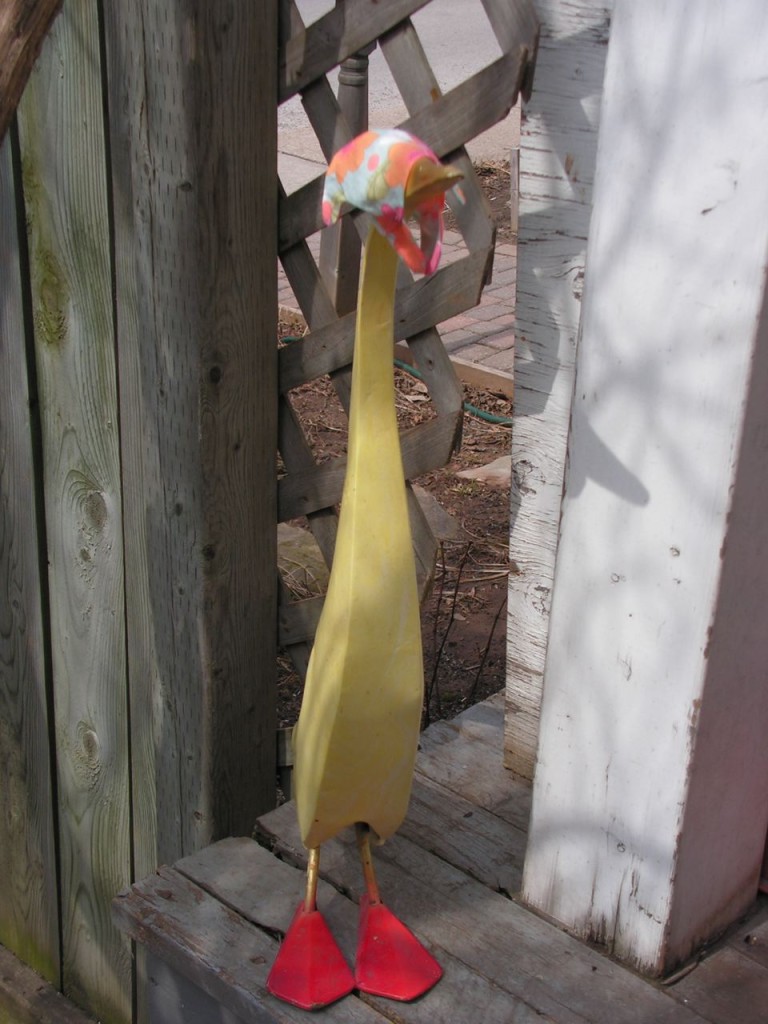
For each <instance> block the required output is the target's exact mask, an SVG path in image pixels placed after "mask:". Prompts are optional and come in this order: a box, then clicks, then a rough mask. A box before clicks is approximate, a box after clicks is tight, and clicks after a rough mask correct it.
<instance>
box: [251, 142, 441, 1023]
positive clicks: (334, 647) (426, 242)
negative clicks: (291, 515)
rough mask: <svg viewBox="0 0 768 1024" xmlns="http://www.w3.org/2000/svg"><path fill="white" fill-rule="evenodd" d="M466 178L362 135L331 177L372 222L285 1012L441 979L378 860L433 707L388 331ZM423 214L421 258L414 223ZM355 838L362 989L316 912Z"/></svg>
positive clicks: (300, 743)
mask: <svg viewBox="0 0 768 1024" xmlns="http://www.w3.org/2000/svg"><path fill="white" fill-rule="evenodd" d="M460 178H461V175H460V174H459V173H458V172H457V171H455V170H453V169H452V168H449V167H444V166H442V165H441V164H440V163H439V161H438V160H437V158H436V157H435V155H434V154H433V153H432V152H431V151H430V150H429V149H428V148H427V147H426V146H425V145H424V144H423V143H421V142H419V141H418V140H417V139H415V138H413V136H411V135H409V134H407V133H406V132H403V131H399V130H393V131H387V132H374V131H369V132H365V133H363V134H362V135H360V136H358V137H357V138H356V139H354V140H353V141H352V142H351V143H349V144H348V145H347V146H345V147H344V148H343V149H341V150H340V151H339V152H338V153H337V154H336V156H335V157H334V159H333V161H332V162H331V165H330V167H329V170H328V174H327V177H326V187H325V193H324V197H323V218H324V220H325V222H326V223H331V222H333V221H335V220H336V219H337V217H338V215H339V212H340V208H341V206H342V204H343V203H348V204H351V205H354V206H357V207H358V208H360V209H363V210H366V211H368V212H369V213H372V214H373V215H374V217H375V227H373V228H372V229H371V231H370V233H369V236H368V240H367V242H366V245H365V252H364V257H363V265H362V274H361V280H360V290H359V297H358V308H357V321H356V335H355V348H354V361H353V368H352V395H351V411H350V422H349V446H348V460H347V473H346V478H345V483H344V492H343V496H342V504H341V514H340V518H339V529H338V535H337V540H336V549H335V553H334V559H333V566H332V571H331V576H330V581H329V585H328V593H327V595H326V599H325V604H324V607H323V612H322V616H321V619H320V622H319V624H318V628H317V632H316V636H315V643H314V647H313V650H312V655H311V658H310V662H309V668H308V672H307V679H306V685H305V690H304V697H303V702H302V707H301V714H300V716H299V721H298V724H297V726H296V729H295V731H294V739H293V745H294V761H295V770H294V782H295V792H296V806H297V813H298V820H299V828H300V831H301V837H302V841H303V842H304V845H305V846H306V847H307V849H308V851H309V866H308V874H307V893H306V897H305V899H304V901H303V902H302V904H301V905H300V907H299V909H298V910H297V912H296V916H295V917H294V921H293V923H292V925H291V928H290V929H289V931H288V933H287V935H286V938H285V940H284V942H283V944H282V946H281V948H280V952H279V954H278V957H277V959H276V961H275V964H274V966H273V968H272V971H271V972H270V976H269V979H268V983H267V984H268V988H269V990H270V991H271V992H272V993H273V994H275V995H277V996H279V997H280V998H282V999H284V1000H286V1001H288V1002H291V1003H294V1004H295V1005H298V1006H302V1007H304V1008H306V1009H316V1008H319V1007H320V1006H323V1005H327V1004H328V1003H330V1002H333V1001H335V1000H336V999H339V998H341V997H342V996H344V995H347V994H348V993H349V992H351V991H352V989H353V988H357V989H359V990H361V991H364V992H368V993H371V994H376V995H383V996H386V997H389V998H394V999H402V1000H410V999H414V998H416V997H417V996H419V995H421V994H422V993H424V992H426V991H427V990H428V989H429V988H431V987H432V985H434V984H435V983H436V982H437V981H438V979H439V978H440V976H441V974H442V970H441V968H440V966H439V965H438V963H437V962H436V961H435V960H434V959H433V957H432V956H431V955H430V954H429V953H428V952H427V950H426V949H424V947H423V946H422V945H421V943H420V942H419V941H418V940H417V939H416V938H415V936H413V934H412V933H411V932H410V931H409V930H408V929H407V928H406V927H405V926H404V925H403V924H402V923H401V922H400V921H399V920H398V919H397V918H396V917H394V915H393V914H391V912H390V911H389V910H388V909H387V908H386V907H385V905H384V904H383V903H382V901H381V897H380V895H379V891H378V887H377V884H376V879H375V875H374V870H373V861H372V857H371V835H372V834H374V835H375V836H376V837H377V838H378V840H379V841H383V840H385V839H387V838H388V837H389V836H391V835H392V834H393V833H394V832H395V831H396V830H397V828H398V827H399V826H400V824H401V822H402V820H403V818H404V817H405V813H406V810H407V807H408V801H409V798H410V791H411V783H412V777H413V768H414V761H415V757H416V749H417V745H418V737H419V726H420V718H421V710H422V701H423V689H424V686H423V661H422V651H421V626H420V615H419V598H418V591H417V586H416V570H415V563H414V557H413V548H412V540H411V532H410V525H409V519H408V508H407V503H406V488H405V480H404V476H403V466H402V458H401V453H400V438H399V431H398V425H397V418H396V412H395V398H394V369H393V321H394V297H395V279H396V275H397V267H398V253H399V254H400V255H401V256H402V257H403V259H404V260H405V262H406V264H407V265H408V266H409V267H410V268H411V269H412V270H414V271H416V272H420V273H431V272H432V271H433V270H434V269H435V268H436V266H437V263H438V260H439V257H440V243H441V237H442V208H443V204H444V193H445V191H446V190H447V189H449V188H452V187H453V186H454V185H455V184H456V182H457V181H458V180H459V179H460ZM407 216H415V218H416V219H417V220H418V221H419V222H420V227H421V247H419V246H417V245H416V243H415V241H414V239H413V238H412V236H411V234H410V231H409V229H408V226H407V224H406V217H407ZM348 826H355V828H356V831H357V842H358V848H359V851H360V856H361V860H362V867H363V876H364V879H365V888H366V892H365V895H364V896H363V897H362V899H361V903H360V908H361V914H360V932H359V938H358V947H357V954H356V961H355V973H354V975H353V974H352V972H351V971H350V969H349V967H348V966H347V964H346V961H345V960H344V958H343V957H342V954H341V952H340V950H339V949H338V946H337V945H336V943H335V941H334V939H333V937H332V936H331V934H330V931H329V929H328V927H327V925H326V924H325V921H324V920H323V918H322V916H321V915H320V912H319V911H318V910H317V903H316V891H317V877H318V866H319V850H320V846H321V844H322V843H323V842H325V841H326V840H328V839H330V838H331V837H333V836H334V835H336V833H338V832H339V831H341V830H342V829H343V828H345V827H348Z"/></svg>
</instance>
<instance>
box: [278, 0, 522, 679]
mask: <svg viewBox="0 0 768 1024" xmlns="http://www.w3.org/2000/svg"><path fill="white" fill-rule="evenodd" d="M424 3H425V0H396V2H391V3H387V4H376V3H371V2H370V0H347V2H345V3H343V4H340V5H337V7H335V8H334V9H333V10H331V11H329V12H328V13H327V14H326V15H325V16H324V17H322V18H320V19H319V20H318V21H316V22H314V23H312V24H311V25H310V26H309V27H305V26H304V24H303V22H302V20H301V17H300V15H299V13H298V9H297V7H296V5H295V3H294V2H293V0H285V2H284V3H283V4H282V6H281V47H280V78H279V86H278V99H279V101H280V102H284V101H286V100H289V99H290V98H291V97H293V96H295V95H296V94H300V96H301V102H302V104H303V106H304V109H305V111H306V114H307V116H308V118H309V121H310V123H311V125H312V128H313V129H314V132H315V134H316V136H317V138H318V141H319V143H320V147H321V149H322V151H323V153H324V155H325V157H326V159H328V160H330V158H331V157H332V155H333V153H334V152H335V151H336V150H337V149H338V148H339V147H340V146H341V145H343V144H344V143H346V142H347V141H349V139H351V138H352V137H353V135H354V134H355V132H354V131H353V130H352V129H351V127H350V125H349V124H348V122H347V119H346V118H345V116H344V113H343V112H342V110H341V109H340V107H339V103H338V102H337V100H336V97H335V95H334V93H333V90H332V88H331V85H330V84H329V82H328V80H327V78H326V75H327V73H328V72H330V71H332V70H333V69H334V68H335V67H336V66H337V65H338V64H339V63H340V62H341V61H343V60H345V59H346V58H348V57H350V56H351V55H353V54H355V53H356V52H359V51H363V50H365V49H366V48H367V47H369V46H370V45H371V44H373V43H375V42H377V41H378V45H379V46H380V47H381V50H382V52H383V55H384V57H385V59H386V62H387V64H388V66H389V70H390V72H391V73H392V76H393V78H394V81H395V83H396V85H397V88H398V89H399V91H400V94H401V96H402V98H403V101H404V103H405V107H406V109H407V110H408V112H409V117H408V118H407V119H406V120H405V121H403V122H402V123H401V124H400V125H398V126H397V127H401V128H404V129H406V130H407V131H410V132H412V133H413V134H414V135H416V136H418V137H419V138H421V139H423V140H424V141H425V142H426V143H427V144H428V145H429V146H430V147H431V148H432V149H433V150H434V151H435V153H437V155H438V156H439V157H441V158H442V159H446V160H448V161H450V163H452V164H454V165H455V166H457V167H459V168H460V169H461V170H462V171H463V173H464V175H465V178H464V181H463V182H462V190H463V195H464V202H463V203H462V202H461V201H460V199H458V198H457V197H455V196H454V197H450V196H449V203H450V205H451V209H452V212H453V214H454V217H455V219H456V223H457V225H458V229H459V231H460V232H461V235H462V237H463V240H464V244H465V246H466V253H465V255H463V257H462V258H461V259H460V260H458V261H457V262H454V263H452V264H450V265H447V266H445V267H443V268H442V269H441V270H439V271H438V272H437V274H436V275H435V276H434V277H433V278H430V279H422V280H418V281H414V280H413V278H412V277H411V276H410V275H408V274H407V273H406V272H402V273H401V277H400V280H399V287H398V291H397V299H396V315H395V325H396V326H395V330H396V339H395V340H396V342H406V343H407V346H408V349H409V350H410V358H411V359H412V361H413V362H414V363H415V364H416V366H417V367H418V369H419V371H420V372H421V374H422V377H423V380H424V382H425V384H426V386H427V389H428V392H429V396H430V398H431V400H432V403H433V407H434V412H435V415H434V417H433V418H432V419H430V420H427V421H425V422H423V423H420V424H418V425H417V426H415V427H411V428H409V429H407V430H404V431H403V432H402V434H401V444H402V453H403V463H404V468H405V475H406V477H407V479H408V480H412V479H413V478H415V477H418V476H419V475H421V474H423V473H427V472H429V471H430V470H432V469H436V468H438V467H440V466H443V465H445V464H446V463H447V462H448V460H449V459H450V456H451V453H452V452H453V451H454V449H455V448H456V446H457V445H458V443H459V441H460V435H461V417H462V401H463V399H462V391H461V386H460V384H459V382H458V380H457V378H456V375H455V373H454V370H453V367H452V365H451V362H450V359H449V357H448V355H447V353H446V351H445V348H444V346H443V343H442V341H441V339H440V333H439V330H438V326H439V324H440V323H442V322H443V321H445V320H448V319H449V318H450V317H452V316H455V315H457V314H459V313H461V312H463V311H464V310H466V309H469V308H471V307H472V306H474V305H476V304H477V302H478V301H479V298H480V294H481V292H482V289H483V287H484V285H485V284H486V282H487V281H488V280H489V278H490V274H491V270H492V265H493V248H494V239H495V229H494V225H493V220H492V216H491V211H490V207H489V204H488V202H487V200H486V198H485V196H484V194H483V191H482V189H481V187H480V184H479V182H478V179H477V177H476V175H475V172H474V170H473V167H472V162H471V160H470V159H469V157H468V155H467V152H466V150H465V148H464V147H465V145H466V143H467V142H469V141H470V140H471V139H473V138H474V137H475V136H477V135H479V134H480V133H481V132H483V131H484V130H486V129H488V128H490V127H491V126H493V125H494V124H496V123H497V122H498V121H500V120H501V119H502V118H503V117H504V116H505V115H506V114H507V113H508V112H509V110H510V109H511V108H512V106H513V104H514V103H515V102H516V100H517V98H518V96H519V95H520V94H521V92H522V93H525V92H526V90H527V86H528V83H529V79H530V74H531V72H532V68H533V61H534V59H535V54H536V45H537V32H538V23H537V21H536V18H535V15H534V13H533V10H532V7H531V5H530V4H528V3H527V2H525V3H523V2H518V3H510V2H509V0H483V7H484V8H485V11H486V14H487V17H488V19H489V21H490V24H491V26H492V28H493V31H494V33H495V35H496V38H497V40H498V43H499V47H500V49H501V52H502V55H501V57H499V58H498V59H497V60H495V61H493V62H492V63H491V64H490V65H489V66H488V67H486V68H484V69H483V70H481V71H480V72H478V73H477V74H475V75H474V76H472V77H471V78H469V79H468V80H466V81H465V82H463V83H462V84H461V85H459V86H457V87H456V88H454V89H453V90H451V91H450V92H448V93H446V94H445V95H443V93H442V92H441V89H440V86H439V84H438V81H437V78H436V76H435V73H434V71H433V70H432V68H431V66H430V63H429V61H428V59H427V56H426V54H425V52H424V48H423V46H422V43H421V40H420V39H419V35H418V32H417V30H416V28H415V27H414V24H413V22H412V21H411V18H410V16H411V15H412V14H413V13H414V12H415V11H416V10H418V8H420V7H423V6H424ZM392 127H395V126H392ZM322 187H323V176H322V175H319V176H318V177H317V178H315V179H314V180H312V181H310V182H309V183H308V184H306V185H305V186H303V187H302V188H300V189H298V190H297V191H296V192H294V193H292V194H291V195H286V194H285V192H284V190H282V188H281V195H280V204H279V240H278V253H279V257H280V260H281V262H282V265H283V268H284V270H285V273H286V276H287V277H288V280H289V281H290V284H291V286H292V288H293V290H294V293H295V295H296V297H297V300H298V302H299V305H300V307H301V310H302V312H303V314H304V317H305V319H306V321H307V325H308V328H309V331H308V333H307V334H306V336H305V337H304V338H302V339H301V340H299V341H294V342H292V343H291V344H290V346H286V347H284V348H282V349H281V350H280V352H279V368H278V373H279V389H280V413H279V445H280V454H281V456H282V462H283V466H284V469H285V472H284V475H283V476H282V477H281V479H280V481H279V485H278V488H279V489H278V517H279V520H280V521H281V522H284V521H286V520H291V519H294V518H296V517H300V516H306V517H307V520H308V522H309V525H310V528H311V530H312V533H313V534H314V537H315V539H316V541H317V543H318V545H319V547H320V550H321V551H322V553H323V556H324V557H325V560H326V561H327V563H328V564H329V565H330V563H331V560H332V557H333V547H334V541H335V536H336V524H337V520H336V513H335V506H336V504H337V503H338V501H339V499H340V497H341V491H342V485H343V480H344V459H343V457H338V458H336V459H334V460H332V461H330V462H325V463H323V464H322V465H319V464H318V463H317V462H316V461H315V458H314V456H313V454H312V449H311V445H310V443H309V441H308V440H307V437H306V435H305V433H304V431H303V429H302V426H301V423H300V421H299V417H298V416H297V414H296V412H295V409H294V407H293V405H292V404H291V399H290V392H291V390H292V389H294V388H296V387H299V386H301V385H302V384H304V383H306V382H307V381H311V380H314V379H315V378H317V377H320V376H322V375H324V374H329V375H331V379H332V382H333V386H334V388H335V390H336V392H337V394H338V396H339V399H340V400H341V403H342V405H343V406H344V408H345V409H348V405H349V388H350V363H351V360H352V346H353V340H354V326H355V324H354V312H342V313H340V312H339V310H338V309H337V307H336V305H335V304H334V300H333V297H332V294H331V290H330V289H329V285H328V282H327V281H326V280H324V279H323V276H322V274H321V271H320V268H319V267H318V264H317V262H316V261H315V259H314V257H313V255H312V253H311V251H310V247H309V245H308V243H307V239H308V237H309V236H311V235H313V234H314V233H315V232H317V231H319V230H320V229H321V227H322V222H321V218H320V206H321V203H320V199H321V195H322ZM347 216H348V217H351V219H352V220H353V221H354V225H355V228H356V229H357V232H358V233H359V236H360V238H364V237H365V235H366V234H367V232H368V229H369V224H370V221H369V218H367V217H366V216H365V215H362V214H359V213H354V214H348V215H347ZM353 258H354V257H353ZM352 276H354V274H353V275H352ZM409 508H410V515H411V526H412V532H413V538H414V552H415V556H416V562H417V567H418V575H419V579H420V582H421V586H422V589H424V588H425V587H426V586H427V584H428V581H429V579H430V577H431V573H432V569H433V566H434V560H435V554H436V550H437V542H436V540H435V538H434V536H433V534H432V531H431V529H430V526H429V524H428V522H427V520H426V517H425V515H424V513H423V512H422V509H421V507H420V505H419V502H418V499H417V498H416V497H415V495H414V493H413V491H409ZM321 607H322V598H321V597H319V598H306V599H303V600H300V601H295V600H292V599H291V597H290V594H289V593H288V590H287V588H286V587H285V586H284V585H283V586H281V603H280V620H279V621H280V634H279V640H280V644H281V646H282V647H284V648H286V649H287V650H288V651H289V652H290V654H291V657H292V659H293V661H294V664H295V666H296V668H297V670H298V671H299V672H300V673H302V674H303V672H304V671H305V670H306V664H307V659H308V654H309V650H310V647H311V640H312V636H313V634H314V629H315V626H316V623H317V620H318V617H319V614H320V609H321Z"/></svg>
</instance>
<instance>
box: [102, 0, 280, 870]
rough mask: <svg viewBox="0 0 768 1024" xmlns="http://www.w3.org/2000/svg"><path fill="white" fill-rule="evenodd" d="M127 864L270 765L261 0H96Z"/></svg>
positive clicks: (187, 838)
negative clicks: (118, 492) (113, 389)
mask: <svg viewBox="0 0 768 1024" xmlns="http://www.w3.org/2000/svg"><path fill="white" fill-rule="evenodd" d="M105 18H106V37H107V41H108V62H109V65H110V68H109V82H110V93H109V95H110V119H111V135H112V146H113V163H112V175H113V189H114V203H115V206H114V209H115V260H116V277H117V324H118V350H119V360H120V389H121V428H122V441H123V468H124V475H125V480H126V489H125V517H126V537H125V544H126V565H127V576H126V586H127V610H128V651H129V675H130V690H131V717H132V731H133V737H134V740H133V747H132V753H133V792H134V808H135V821H136V830H135V856H136V869H137V874H139V875H141V874H144V873H146V872H147V871H150V870H153V869H154V868H155V867H156V865H157V863H158V862H159V861H167V862H170V861H173V860H175V859H177V858H178V857H180V856H183V855H185V854H187V853H191V852H192V851H194V850H197V849H199V848H200V847H202V846H204V845H205V844H206V843H208V842H210V841H211V840H212V839H216V838H219V837H221V836H225V835H229V834H233V833H234V834H238V835H242V834H249V833H250V831H251V829H252V827H253V824H254V822H255V820H256V817H257V816H258V815H259V814H260V813H262V812H263V811H264V810H266V809H267V808H269V807H271V806H273V803H274V793H275V765H276V751H275V743H276V712H275V701H276V688H275V681H274V673H275V667H274V666H275V660H276V659H275V645H276V638H275V624H276V621H277V613H276V582H275V565H276V550H275V548H276V520H277V513H276V481H275V452H276V448H277V443H276V439H277V380H276V362H277V360H276V312H277V285H276V270H275V268H276V237H277V225H276V216H277V213H276V203H277V196H276V188H275V183H276V163H277V153H276V144H277V142H276V136H277V131H276V94H275V92H276V80H277V25H276V3H274V2H270V3H263V4H241V5H225V4H222V3H195V2H185V3H182V2H179V0H163V2H145V3H136V4H122V5H117V4H114V5H108V7H107V8H106V9H105Z"/></svg>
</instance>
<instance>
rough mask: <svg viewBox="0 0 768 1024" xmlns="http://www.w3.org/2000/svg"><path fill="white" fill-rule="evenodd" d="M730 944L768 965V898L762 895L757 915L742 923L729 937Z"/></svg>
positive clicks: (751, 957)
mask: <svg viewBox="0 0 768 1024" xmlns="http://www.w3.org/2000/svg"><path fill="white" fill-rule="evenodd" d="M728 945H730V946H732V947H733V948H734V949H736V950H738V951H739V952H740V953H742V954H743V955H744V956H748V957H749V958H750V959H751V960H754V961H755V962H756V963H759V964H762V965H763V967H768V900H766V899H765V897H762V896H761V897H760V909H759V910H758V912H757V915H756V916H751V917H750V919H749V921H748V922H747V923H746V924H744V925H742V926H741V927H740V928H738V929H737V930H736V932H734V934H733V935H732V936H731V937H730V938H729V939H728Z"/></svg>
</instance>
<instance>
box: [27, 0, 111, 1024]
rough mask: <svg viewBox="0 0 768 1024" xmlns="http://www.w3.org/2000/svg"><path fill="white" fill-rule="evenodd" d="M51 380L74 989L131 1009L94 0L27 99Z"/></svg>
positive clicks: (106, 234) (63, 27)
mask: <svg viewBox="0 0 768 1024" xmlns="http://www.w3.org/2000/svg"><path fill="white" fill-rule="evenodd" d="M19 129H20V139H21V147H22V166H23V186H24V197H25V204H26V215H27V223H28V228H29V239H30V276H31V286H32V305H33V315H34V325H35V351H36V362H37V373H38V383H39V392H40V408H41V424H42V441H43V463H44V486H45V506H46V529H47V537H48V553H49V589H50V600H51V650H52V668H53V685H54V705H55V734H56V746H57V762H58V789H59V824H60V851H61V886H62V923H63V964H62V974H63V984H64V991H65V993H66V994H68V995H70V996H71V997H72V998H73V999H74V1000H75V1001H76V1002H78V1003H80V1004H81V1005H82V1006H83V1007H84V1008H86V1009H88V1010H90V1011H91V1012H92V1013H94V1014H95V1015H96V1016H98V1017H99V1018H100V1019H101V1020H102V1021H105V1022H112V1021H120V1022H123V1021H126V1020H129V1019H130V1016H131V1000H130V948H129V944H128V942H127V941H126V940H125V938H124V937H123V936H121V934H120V933H119V932H118V931H117V929H116V928H114V926H113V925H112V922H111V918H110V910H109V906H110V901H111V899H112V898H113V897H114V895H115V893H116V892H117V891H118V890H119V889H120V888H121V887H123V886H125V885H126V884H127V883H128V882H129V881H130V874H131V872H130V841H129V840H130V837H129V776H128V730H127V721H126V707H127V694H126V665H125V629H124V603H123V602H124V596H123V558H122V516H121V494H120V459H119V446H118V428H119V423H118V409H117V403H116V374H115V365H114V331H113V317H112V288H111V272H110V266H111V263H110V231H109V218H108V205H107V204H108V197H107V190H106V181H107V178H106V154H105V142H104V137H103V109H102V83H101V78H100V55H99V27H98V20H97V5H96V3H95V2H91V0H70V2H68V3H67V4H65V6H64V10H63V12H62V15H61V16H60V18H59V19H58V20H57V21H56V23H55V25H54V26H53V29H52V31H51V34H50V35H49V37H48V39H47V40H46V45H45V46H44V48H43V53H42V55H41V59H40V62H39V64H38V67H37V69H36V70H35V72H34V73H33V75H32V77H31V78H30V82H29V86H28V88H27V91H26V93H25V96H24V98H23V100H22V104H21V106H20V108H19Z"/></svg>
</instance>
